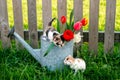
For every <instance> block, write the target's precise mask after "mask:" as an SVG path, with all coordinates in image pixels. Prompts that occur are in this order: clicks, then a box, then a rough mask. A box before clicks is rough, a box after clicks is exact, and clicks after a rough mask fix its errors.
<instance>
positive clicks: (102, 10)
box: [7, 0, 120, 31]
mask: <svg viewBox="0 0 120 80" xmlns="http://www.w3.org/2000/svg"><path fill="white" fill-rule="evenodd" d="M36 1H37V6H36V7H37V26H38V29H42V25H43V24H42V1H41V0H36ZM116 2H117V4H116V21H115V31H120V27H119V25H120V20H119V19H120V14H119V12H120V9H119V8H120V0H116ZM56 3H57V0H52V17H57V4H56ZM7 5H8V16H9V24H10V26H11V27H12V26H13V25H14V20H13V10H12V9H13V7H12V0H7ZM105 8H106V0H100V7H99V30H100V31H104V29H105V13H106V9H105ZM72 9H73V0H67V17H68V19H69V14H70V12H71V10H72ZM22 12H23V24H24V29H28V16H27V14H28V13H27V0H22ZM83 17H86V18H88V19H89V0H83ZM54 26H56V24H54ZM88 27H89V25H88V26H87V27H84V30H88Z"/></svg>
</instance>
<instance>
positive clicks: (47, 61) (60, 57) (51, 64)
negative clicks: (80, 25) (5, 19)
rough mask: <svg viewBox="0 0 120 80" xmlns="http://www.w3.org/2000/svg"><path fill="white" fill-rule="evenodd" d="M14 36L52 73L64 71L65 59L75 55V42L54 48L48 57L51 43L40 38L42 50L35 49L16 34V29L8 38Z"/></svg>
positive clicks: (12, 30)
mask: <svg viewBox="0 0 120 80" xmlns="http://www.w3.org/2000/svg"><path fill="white" fill-rule="evenodd" d="M12 35H13V36H14V37H15V39H16V40H18V41H19V42H20V43H21V44H22V45H23V46H24V47H25V49H26V50H27V51H28V52H29V53H30V54H31V55H32V56H33V57H34V58H35V59H36V60H37V61H38V62H39V63H40V64H41V66H42V67H47V69H48V70H50V71H55V70H62V69H64V67H65V66H64V63H63V61H64V59H65V57H67V56H68V55H73V41H69V42H67V43H66V44H65V46H63V47H61V48H60V47H58V46H54V47H53V48H52V49H51V50H50V51H49V53H48V55H46V56H44V54H45V52H46V51H47V49H48V48H49V46H50V45H51V42H49V41H45V40H43V39H42V37H43V36H41V38H40V40H41V41H40V42H41V48H40V49H33V48H32V47H31V46H30V45H29V44H28V43H27V42H25V41H24V39H23V38H22V37H21V36H20V35H19V34H18V33H16V32H15V30H14V27H13V28H12V29H11V31H10V32H9V34H8V37H10V36H12Z"/></svg>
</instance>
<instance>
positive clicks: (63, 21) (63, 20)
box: [60, 16, 67, 24]
mask: <svg viewBox="0 0 120 80" xmlns="http://www.w3.org/2000/svg"><path fill="white" fill-rule="evenodd" d="M66 20H67V19H66V17H65V16H62V17H61V19H60V21H61V23H62V24H64V23H66Z"/></svg>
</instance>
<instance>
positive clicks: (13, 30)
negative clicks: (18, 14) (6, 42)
mask: <svg viewBox="0 0 120 80" xmlns="http://www.w3.org/2000/svg"><path fill="white" fill-rule="evenodd" d="M14 32H15V28H14V27H13V28H12V29H11V30H10V32H9V33H8V36H7V37H11V36H13V34H14Z"/></svg>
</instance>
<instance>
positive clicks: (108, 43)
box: [104, 0, 116, 53]
mask: <svg viewBox="0 0 120 80" xmlns="http://www.w3.org/2000/svg"><path fill="white" fill-rule="evenodd" d="M115 14H116V0H107V3H106V26H105V39H104V40H105V43H104V52H105V53H108V52H109V53H112V52H113V47H114V27H115Z"/></svg>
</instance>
